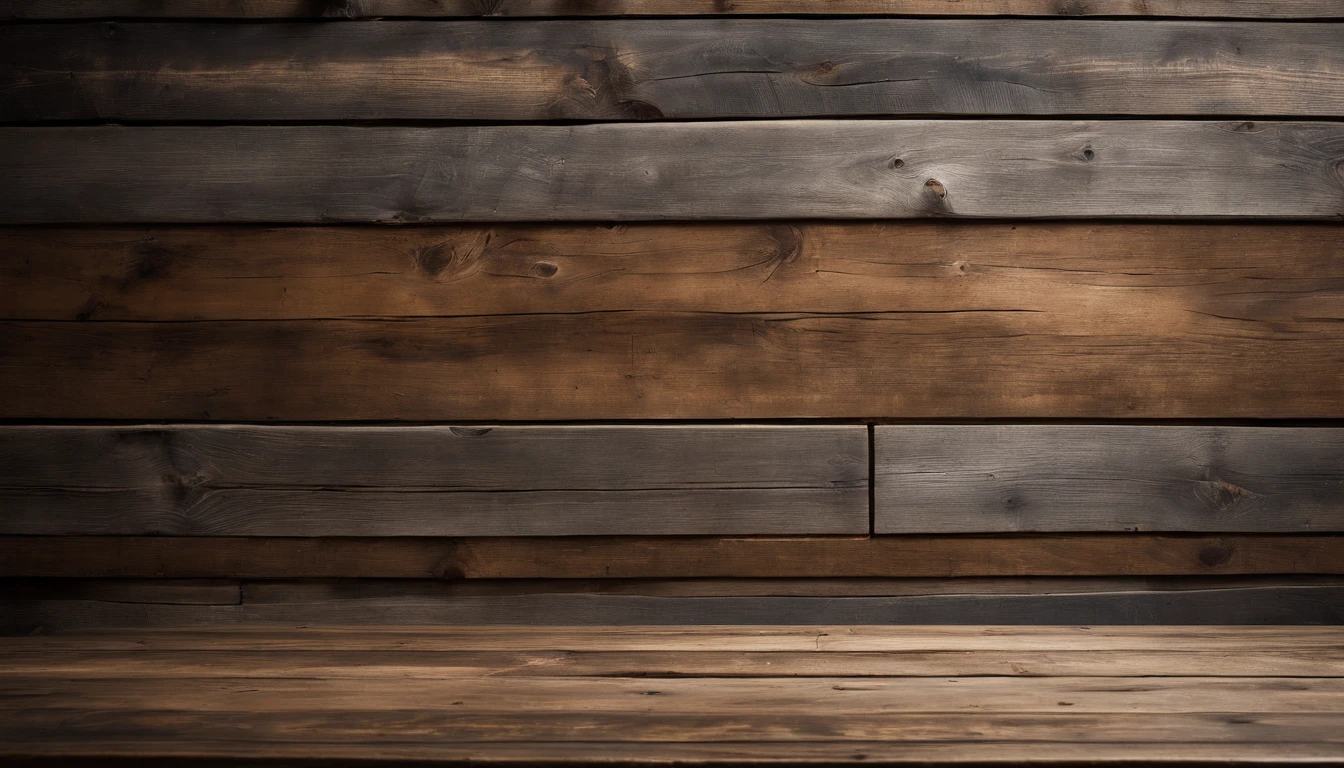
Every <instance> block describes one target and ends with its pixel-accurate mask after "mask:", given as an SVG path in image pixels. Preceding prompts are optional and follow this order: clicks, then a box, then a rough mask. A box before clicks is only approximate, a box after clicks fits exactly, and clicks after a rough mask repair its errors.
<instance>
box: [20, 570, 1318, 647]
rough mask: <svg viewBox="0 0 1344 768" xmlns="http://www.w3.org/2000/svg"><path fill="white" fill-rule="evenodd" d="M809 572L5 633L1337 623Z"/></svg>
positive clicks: (1265, 591)
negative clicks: (846, 579)
mask: <svg viewBox="0 0 1344 768" xmlns="http://www.w3.org/2000/svg"><path fill="white" fill-rule="evenodd" d="M821 587H824V585H819V584H818V583H816V581H815V580H801V581H798V582H793V583H777V584H771V585H768V587H767V588H766V589H763V590H751V591H750V592H748V593H747V594H744V593H743V584H742V583H741V582H740V581H738V580H732V581H728V582H715V581H709V582H698V581H686V580H679V581H676V582H671V583H659V582H650V581H647V580H645V581H641V582H633V583H630V584H626V585H622V584H619V583H617V584H610V583H602V582H582V581H580V582H576V583H570V582H568V581H565V580H556V579H552V580H544V581H541V582H531V581H521V582H519V581H503V582H460V583H452V582H443V581H424V582H415V581H405V580H389V579H374V580H364V581H361V580H357V579H347V580H338V581H332V582H312V583H309V582H244V583H243V584H242V585H241V591H240V593H239V599H238V602H237V603H236V604H217V605H215V604H212V605H201V604H197V603H174V602H166V601H165V599H164V598H163V597H162V596H160V595H159V593H155V597H154V599H153V601H139V602H137V601H135V600H133V599H132V598H131V597H130V596H128V594H126V589H121V590H118V591H117V592H116V594H115V597H104V596H102V595H101V594H100V593H98V592H97V591H90V588H87V587H83V586H80V585H78V584H74V585H72V584H69V583H58V584H56V585H54V586H48V585H44V584H42V583H38V584H36V585H31V584H25V585H19V586H6V587H5V589H4V595H3V597H0V631H3V632H4V633H5V634H30V633H33V632H73V631H84V630H90V629H102V628H113V627H120V628H134V627H179V628H201V627H229V626H236V625H239V624H265V625H270V626H290V627H292V626H295V625H298V624H311V625H315V626H345V625H352V626H378V625H402V624H407V625H412V624H420V625H425V624H431V625H432V624H443V625H467V624H507V625H513V624H539V625H605V624H612V625H635V624H651V625H652V624H658V625H664V624H977V623H983V622H991V623H995V624H1068V625H1093V624H1116V625H1134V624H1192V625H1193V624H1329V625H1334V624H1340V623H1344V582H1341V581H1340V579H1338V578H1337V577H1324V576H1322V577H1306V576H1294V577H1273V578H1270V577H1254V578H1253V577H1223V578H1219V579H1202V580H1200V579H1188V578H1187V579H1180V578H1171V579H1160V578H1149V579H1133V578H1130V579H1125V578H1098V579H1049V578H1035V579H997V580H994V579H984V580H982V579H968V580H950V581H949V580H947V579H927V580H919V579H904V580H886V581H883V582H882V583H880V584H875V585H862V584H853V583H849V584H841V585H838V587H839V589H823V588H821Z"/></svg>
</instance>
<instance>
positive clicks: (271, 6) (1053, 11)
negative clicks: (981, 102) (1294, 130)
mask: <svg viewBox="0 0 1344 768" xmlns="http://www.w3.org/2000/svg"><path fill="white" fill-rule="evenodd" d="M734 14H744V15H757V14H761V15H765V14H784V15H789V16H800V15H809V14H826V15H846V14H858V15H865V16H866V15H878V14H936V15H949V16H955V15H968V16H999V15H1018V16H1064V17H1073V16H1226V17H1243V18H1293V17H1308V18H1338V17H1341V16H1344V9H1341V8H1340V6H1339V4H1338V3H1337V2H1335V0H825V1H824V2H800V1H799V0H727V1H726V2H725V0H583V1H582V2H574V1H573V0H316V1H314V0H0V18H9V17H15V18H24V19H60V18H98V17H121V16H126V17H136V16H140V17H153V18H174V17H178V18H192V17H199V18H396V17H398V16H403V17H404V16H412V17H435V16H441V17H454V16H458V17H462V16H466V17H471V16H524V17H526V16H626V15H630V16H644V15H655V16H656V15H667V16H684V15H689V16H708V15H734Z"/></svg>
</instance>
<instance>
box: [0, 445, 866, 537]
mask: <svg viewBox="0 0 1344 768" xmlns="http://www.w3.org/2000/svg"><path fill="white" fill-rule="evenodd" d="M867 450H868V436H867V430H866V429H865V428H864V427H863V426H690V425H687V426H574V427H563V426H544V427H529V426H503V427H499V426H476V427H415V426H397V427H302V426H249V425H216V426H131V427H76V426H0V486H3V487H4V490H3V492H0V498H3V499H4V510H3V512H0V531H4V532H5V533H10V534H86V533H99V534H110V535H117V536H133V535H145V534H156V535H157V534H176V535H200V536H210V535H224V536H249V535H256V536H342V535H346V536H370V535H373V536H420V535H431V536H434V535H449V536H452V535H466V536H471V535H505V536H509V535H522V536H526V535H575V534H598V533H631V534H635V533H638V534H658V533H667V534H692V533H697V534H710V533H719V534H722V533H789V532H793V533H862V532H866V531H867V530H868V461H867V457H868V454H867Z"/></svg>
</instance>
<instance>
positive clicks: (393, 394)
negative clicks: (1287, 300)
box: [0, 305, 1344, 421]
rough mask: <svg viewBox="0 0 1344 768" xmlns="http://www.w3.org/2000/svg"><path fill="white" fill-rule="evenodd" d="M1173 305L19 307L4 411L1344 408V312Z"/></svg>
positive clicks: (1241, 413) (501, 414)
mask: <svg viewBox="0 0 1344 768" xmlns="http://www.w3.org/2000/svg"><path fill="white" fill-rule="evenodd" d="M1135 309H1137V310H1139V311H1140V312H1142V311H1143V308H1142V306H1141V305H1140V306H1136V307H1135ZM1175 312H1176V315H1175V316H1176V317H1178V318H1179V321H1177V322H1175V323H1172V324H1171V325H1166V326H1161V327H1157V328H1153V327H1152V325H1151V323H1148V322H1146V321H1145V322H1144V323H1142V325H1143V326H1144V327H1148V328H1150V329H1152V331H1153V332H1152V333H1149V334H1146V335H1142V336H1140V335H1136V334H1134V333H1132V332H1131V328H1123V327H1122V328H1113V329H1111V330H1110V331H1107V330H1105V329H1098V330H1096V331H1095V332H1090V333H1082V334H1080V333H1078V332H1077V329H1076V328H1070V327H1069V318H1068V317H1057V316H1052V315H1051V313H1049V312H1035V311H1031V310H1027V311H1022V310H1017V309H1012V308H985V309H972V310H969V311H952V312H940V311H923V310H915V311H911V312H906V311H904V310H900V309H893V310H890V311H885V312H873V313H847V314H838V315H836V314H828V313H819V312H807V311H802V312H784V313H755V314H750V313H749V314H727V313H691V312H687V313H671V312H637V311H632V312H615V313H594V314H578V315H560V314H557V315H512V316H496V317H478V318H435V319H410V320H401V321H380V320H367V321H361V320H331V321H323V320H296V321H278V322H250V321H249V322H198V323H118V322H107V323H69V322H45V321H39V322H26V321H25V322H15V321H9V322H4V323H0V335H3V336H4V338H5V339H6V343H5V344H4V345H3V346H0V416H3V417H6V418H66V419H80V418H91V419H101V418H137V419H204V420H244V421H253V420H271V419H285V420H333V419H334V420H360V419H363V420H377V419H421V420H463V421H466V420H490V421H494V420H501V421H504V420H518V421H523V420H565V419H641V418H642V419H650V418H657V419H668V418H683V419H720V418H734V419H769V418H848V419H869V418H937V417H954V418H1002V417H1033V418H1126V417H1128V418H1276V417H1277V418H1331V417H1333V418H1339V417H1344V400H1342V399H1341V398H1340V397H1339V396H1338V394H1337V393H1338V392H1339V391H1340V390H1341V387H1344V365H1341V362H1344V344H1341V343H1340V341H1341V334H1344V324H1341V323H1339V322H1335V321H1334V320H1333V319H1332V318H1329V317H1317V318H1311V319H1307V318H1303V319H1302V320H1300V321H1296V322H1292V323H1289V324H1280V323H1276V322H1272V321H1253V322H1247V321H1245V320H1242V319H1235V318H1232V319H1229V318H1222V317H1209V316H1206V315H1199V314H1195V313H1191V312H1183V311H1182V310H1180V309H1176V310H1175ZM1135 322H1137V321H1135ZM1061 361H1066V362H1067V365H1062V364H1061Z"/></svg>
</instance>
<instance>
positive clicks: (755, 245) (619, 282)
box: [0, 221, 1344, 366]
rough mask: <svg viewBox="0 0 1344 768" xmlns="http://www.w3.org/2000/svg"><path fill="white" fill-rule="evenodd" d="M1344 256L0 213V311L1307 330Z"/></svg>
mask: <svg viewBox="0 0 1344 768" xmlns="http://www.w3.org/2000/svg"><path fill="white" fill-rule="evenodd" d="M1342 250H1344V227H1340V226H1337V225H1332V224H1292V225H1284V224H1260V225H1246V224H1235V223H1224V224H1154V223H1118V222H1112V223H1101V224H1098V223H1073V222H1020V223H1012V224H1008V223H997V222H944V221H905V222H883V223H852V222H851V223H817V222H808V221H791V222H777V223H762V224H735V223H700V224H631V225H616V226H600V225H589V224H565V225H527V224H515V225H498V226H486V225H464V226H425V227H268V228H260V227H218V226H211V227H130V226H114V227H21V228H8V229H6V228H0V293H3V295H4V296H5V300H4V302H2V303H0V317H4V318H8V319H28V320H137V321H139V320H298V319H312V318H349V319H360V318H377V317H398V316H415V317H432V316H442V317H449V316H472V315H504V314H520V315H522V314H539V313H554V314H562V313H580V312H612V311H631V310H643V311H668V312H724V313H739V312H825V313H845V312H884V311H885V312H895V311H906V312H954V311H957V312H969V311H986V310H993V309H1001V310H1009V309H1012V310H1030V311H1031V314H1030V318H1031V319H1032V320H1034V321H1041V320H1043V319H1053V320H1054V321H1055V322H1057V323H1058V327H1059V328H1060V329H1061V330H1063V329H1068V330H1071V331H1074V332H1078V331H1085V332H1088V333H1096V332H1099V331H1107V332H1109V331H1116V332H1119V333H1126V334H1134V335H1143V336H1161V335H1164V334H1165V333H1170V332H1171V331H1170V330H1169V329H1171V328H1186V327H1189V328H1191V329H1192V330H1193V329H1195V328H1201V327H1202V328H1203V329H1204V330H1203V331H1202V332H1203V333H1207V332H1210V329H1213V328H1216V327H1217V324H1218V323H1219V322H1220V321H1222V322H1224V324H1226V322H1228V319H1229V318H1230V319H1235V321H1237V323H1238V326H1237V327H1239V328H1242V329H1244V328H1267V327H1281V328H1287V327H1292V328H1294V332H1295V335H1298V336H1301V335H1302V334H1303V333H1304V332H1305V331H1306V330H1307V326H1308V324H1310V328H1311V330H1312V331H1314V332H1315V333H1317V334H1328V333H1330V331H1329V323H1330V322H1332V319H1333V318H1340V317H1344V288H1341V286H1344V263H1341V260H1340V259H1339V254H1340V252H1341V251H1342ZM1001 317H1002V319H1004V320H1005V321H1007V320H1008V319H1010V318H1012V317H1013V316H1011V315H1008V314H1004V315H1002V316H1001ZM1016 319H1018V320H1025V319H1026V316H1018V317H1017V318H1016ZM1164 329H1168V330H1164ZM1336 338H1339V340H1340V342H1344V337H1336ZM1254 364H1255V360H1253V359H1247V360H1245V361H1243V362H1242V365H1243V366H1252V365H1254Z"/></svg>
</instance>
